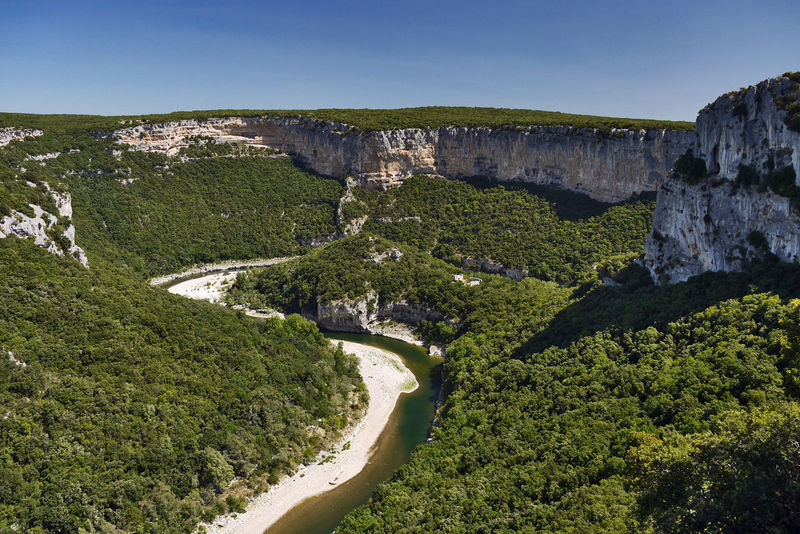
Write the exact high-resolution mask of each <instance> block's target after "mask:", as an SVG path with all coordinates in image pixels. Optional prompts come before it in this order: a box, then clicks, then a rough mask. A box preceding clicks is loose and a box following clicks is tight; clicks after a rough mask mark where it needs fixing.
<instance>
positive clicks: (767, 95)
mask: <svg viewBox="0 0 800 534" xmlns="http://www.w3.org/2000/svg"><path fill="white" fill-rule="evenodd" d="M796 90H797V89H796V87H795V83H794V82H793V81H792V80H790V79H789V78H784V77H779V78H772V79H769V80H765V81H763V82H761V83H759V84H758V85H755V86H752V87H750V88H749V89H748V90H747V91H746V92H745V93H743V94H742V93H728V94H726V95H722V96H721V97H719V98H718V99H717V100H716V101H715V102H714V103H712V104H710V105H708V106H706V108H705V109H703V110H701V111H700V114H699V115H698V116H697V139H698V144H699V148H700V154H699V155H700V156H701V157H702V158H703V159H704V160H705V161H706V166H707V167H708V170H709V172H711V173H712V174H716V175H717V176H719V177H720V178H726V179H728V180H735V179H736V177H737V176H738V174H739V165H740V164H742V165H755V167H756V169H757V170H758V171H759V172H765V171H767V170H769V168H768V166H769V165H770V162H772V163H771V166H772V167H773V168H775V169H779V168H781V167H785V166H787V165H793V166H794V168H795V170H800V132H795V131H792V130H790V129H789V127H788V126H787V125H786V123H784V122H783V119H784V118H785V117H786V112H785V111H783V110H782V109H780V108H779V107H778V105H777V104H776V103H775V98H776V97H781V96H783V95H785V94H786V93H788V92H792V91H796ZM798 185H800V182H799V183H798Z"/></svg>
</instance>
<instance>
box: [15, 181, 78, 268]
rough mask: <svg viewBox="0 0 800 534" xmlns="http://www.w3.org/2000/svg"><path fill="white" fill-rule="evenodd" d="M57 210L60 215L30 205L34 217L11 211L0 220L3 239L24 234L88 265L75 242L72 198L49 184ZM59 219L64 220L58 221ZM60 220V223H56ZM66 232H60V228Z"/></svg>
mask: <svg viewBox="0 0 800 534" xmlns="http://www.w3.org/2000/svg"><path fill="white" fill-rule="evenodd" d="M47 189H48V192H49V194H50V195H51V196H52V198H53V200H54V201H55V204H56V209H57V210H58V215H57V216H56V215H54V214H52V213H48V212H47V211H45V210H44V209H42V208H41V207H40V206H37V205H35V204H30V205H29V207H30V209H31V210H32V212H33V216H31V215H28V214H25V213H22V212H19V211H16V210H12V211H11V213H10V214H9V215H6V216H5V217H3V218H2V219H0V239H2V238H5V237H12V236H13V237H21V238H29V239H33V241H34V243H36V244H37V245H38V246H40V247H42V248H44V249H46V250H47V251H48V252H50V253H52V254H56V255H58V256H64V255H68V256H69V257H72V258H75V259H76V260H78V261H79V262H80V263H81V264H82V265H83V266H84V267H88V266H89V261H88V259H87V258H86V253H84V251H83V249H82V248H81V247H79V246H78V245H76V244H75V226H74V225H73V224H72V198H71V197H70V194H69V193H67V192H58V191H54V190H52V189H50V188H49V187H47ZM59 218H60V219H61V221H59ZM59 222H61V223H62V224H61V226H60V227H59V226H57V225H58V224H59ZM61 228H63V231H61V232H60V233H59V230H60V229H61Z"/></svg>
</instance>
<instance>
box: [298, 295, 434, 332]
mask: <svg viewBox="0 0 800 534" xmlns="http://www.w3.org/2000/svg"><path fill="white" fill-rule="evenodd" d="M302 315H303V317H305V318H306V319H310V320H312V321H314V322H315V323H317V324H318V325H319V326H320V327H322V328H324V329H326V330H331V331H333V332H360V333H365V334H380V333H381V332H382V330H383V328H384V326H385V325H384V324H383V323H386V322H387V321H392V322H394V323H405V324H411V325H414V324H417V323H419V322H420V321H425V320H427V321H439V320H442V319H444V316H443V315H442V314H441V313H439V312H437V311H435V310H431V309H428V308H426V307H424V306H420V305H418V304H410V303H408V302H405V301H397V302H381V301H380V299H379V297H378V295H377V294H375V293H370V294H368V295H367V296H366V297H364V298H360V299H357V300H349V299H342V300H336V301H332V302H319V303H317V305H316V307H309V308H308V309H304V310H302Z"/></svg>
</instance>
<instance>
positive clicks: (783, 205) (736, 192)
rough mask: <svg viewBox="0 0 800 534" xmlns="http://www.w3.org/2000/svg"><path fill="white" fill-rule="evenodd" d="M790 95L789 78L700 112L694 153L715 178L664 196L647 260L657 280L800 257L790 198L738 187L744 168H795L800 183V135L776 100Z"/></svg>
mask: <svg viewBox="0 0 800 534" xmlns="http://www.w3.org/2000/svg"><path fill="white" fill-rule="evenodd" d="M793 90H796V88H795V84H794V83H793V82H792V81H791V80H789V79H788V78H784V77H779V78H773V79H770V80H766V81H764V82H761V83H759V84H758V85H756V86H754V87H750V88H749V89H747V90H746V91H744V92H741V91H740V92H737V93H729V94H726V95H723V96H721V97H720V98H718V99H717V100H716V101H715V102H714V103H713V104H710V105H709V106H707V107H706V108H705V109H703V110H702V111H701V112H700V115H699V116H698V118H697V134H698V140H699V146H698V150H697V153H698V155H699V156H701V157H702V158H703V160H704V161H705V162H706V166H707V168H708V170H709V171H710V173H711V175H710V176H709V177H708V178H707V179H703V180H701V183H698V184H688V183H686V182H685V181H683V180H681V179H679V178H677V177H675V179H673V180H669V181H668V182H667V183H665V185H664V186H663V187H662V188H661V189H660V190H659V192H658V199H657V204H656V211H655V214H654V216H653V231H652V233H651V234H650V235H649V236H648V238H647V243H646V245H645V258H644V265H645V266H646V267H647V268H648V269H649V270H650V272H651V274H652V275H653V277H654V278H655V279H656V280H660V281H667V282H677V281H683V280H686V279H687V278H689V277H691V276H694V275H696V274H699V273H702V272H705V271H742V270H746V269H747V266H748V264H749V262H751V261H752V260H753V259H757V258H763V257H764V256H765V254H766V253H772V254H774V255H775V256H777V257H778V258H779V259H780V260H782V261H786V262H797V261H798V260H799V259H800V213H798V210H797V208H796V207H793V206H792V203H791V201H790V199H788V198H786V197H784V196H780V195H778V194H776V193H774V192H772V191H770V190H769V189H768V188H766V187H763V186H762V187H759V186H757V185H751V186H749V187H746V186H740V187H737V186H736V184H735V182H736V179H737V177H738V174H739V166H740V165H748V166H752V167H753V168H754V169H755V172H757V173H758V174H761V175H763V174H765V173H767V172H769V171H770V170H771V169H781V168H786V167H788V166H792V167H793V170H794V173H795V183H796V184H800V182H798V180H800V178H798V176H797V171H798V170H800V133H798V132H795V131H792V130H790V129H789V128H788V127H787V125H786V124H785V123H784V120H783V119H784V118H785V116H786V112H785V111H783V110H782V109H780V107H779V106H777V105H776V102H775V99H776V98H780V97H781V96H783V95H784V94H786V93H787V92H789V91H793Z"/></svg>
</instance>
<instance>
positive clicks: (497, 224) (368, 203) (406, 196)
mask: <svg viewBox="0 0 800 534" xmlns="http://www.w3.org/2000/svg"><path fill="white" fill-rule="evenodd" d="M355 197H356V198H357V199H358V200H356V201H354V202H351V203H349V204H345V206H346V209H345V213H346V214H348V215H349V216H350V218H351V219H358V218H359V217H363V216H364V215H366V216H367V217H368V218H367V219H366V221H365V224H364V227H363V228H364V230H365V231H368V232H372V233H375V234H378V235H381V236H384V237H386V238H388V239H392V240H396V241H400V242H403V243H408V244H410V245H414V246H415V247H417V248H419V249H421V250H424V251H430V252H431V253H432V254H433V255H434V256H437V257H439V258H442V259H445V260H448V261H450V262H452V263H456V264H461V263H463V262H468V261H469V260H470V259H475V260H490V262H493V263H499V264H501V265H502V266H504V267H505V268H511V269H517V270H523V271H528V272H529V273H530V275H531V276H535V277H537V278H540V279H543V280H556V281H559V282H561V283H569V282H574V281H576V280H580V279H586V278H587V272H588V271H590V270H591V269H592V266H593V264H594V263H596V262H597V261H599V260H601V259H603V258H607V257H609V256H614V255H619V254H625V253H630V252H636V251H640V250H641V249H642V247H644V239H645V236H646V235H647V232H649V231H650V226H651V219H652V213H653V208H654V206H655V202H654V199H653V198H650V197H647V198H641V199H635V200H631V201H628V202H625V203H622V204H618V205H609V204H603V203H601V202H597V201H594V200H592V199H590V198H588V197H586V196H584V195H578V194H574V193H568V192H565V191H559V190H556V189H549V188H544V187H541V186H540V187H536V186H526V185H524V184H505V185H499V184H498V183H496V182H494V183H493V182H488V181H482V180H474V181H473V183H467V182H460V181H449V180H441V179H436V178H429V177H422V176H419V177H415V178H412V179H409V180H406V181H405V182H404V183H403V185H402V186H400V187H398V188H395V189H392V190H389V191H387V192H385V193H377V192H372V193H369V192H366V191H362V190H355Z"/></svg>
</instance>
